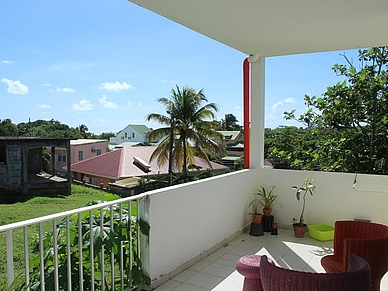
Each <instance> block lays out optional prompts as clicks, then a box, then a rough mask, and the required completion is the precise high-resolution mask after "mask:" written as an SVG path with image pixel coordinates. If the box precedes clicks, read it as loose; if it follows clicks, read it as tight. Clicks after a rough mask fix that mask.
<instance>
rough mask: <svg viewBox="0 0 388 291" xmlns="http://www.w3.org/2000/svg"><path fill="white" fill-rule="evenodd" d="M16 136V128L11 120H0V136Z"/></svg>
mask: <svg viewBox="0 0 388 291" xmlns="http://www.w3.org/2000/svg"><path fill="white" fill-rule="evenodd" d="M17 134H18V128H17V126H16V125H15V124H13V123H12V120H11V119H9V118H6V119H3V120H1V119H0V136H16V135H17Z"/></svg>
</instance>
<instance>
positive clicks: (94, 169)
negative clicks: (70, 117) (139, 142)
mask: <svg viewBox="0 0 388 291" xmlns="http://www.w3.org/2000/svg"><path fill="white" fill-rule="evenodd" d="M155 149H156V146H141V147H125V148H121V149H118V150H115V151H112V152H108V153H105V154H102V155H100V156H96V157H93V158H91V159H87V160H84V161H80V162H77V163H74V164H72V165H71V170H72V171H75V172H81V173H88V174H92V175H95V176H99V177H107V178H110V179H119V178H125V177H132V176H145V175H147V172H146V171H143V170H142V167H141V166H140V165H139V166H138V165H136V163H134V157H137V158H138V160H139V161H140V163H148V164H149V166H151V167H150V168H149V170H150V171H149V172H148V174H150V175H153V174H167V173H168V163H166V164H164V165H162V166H160V167H159V166H158V165H157V162H156V160H154V161H152V162H149V158H150V156H151V154H152V152H153V151H154V150H155ZM141 161H144V162H141ZM194 163H195V165H197V166H199V167H202V169H203V170H205V169H210V167H209V165H208V164H207V163H206V162H205V161H204V160H203V159H200V158H197V157H195V158H194ZM210 163H211V165H212V169H214V170H217V169H227V167H226V166H223V165H220V164H217V163H214V162H210ZM146 166H147V165H146ZM146 168H147V167H146Z"/></svg>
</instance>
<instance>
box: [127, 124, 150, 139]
mask: <svg viewBox="0 0 388 291" xmlns="http://www.w3.org/2000/svg"><path fill="white" fill-rule="evenodd" d="M130 126H132V128H133V129H135V130H137V131H138V132H140V133H141V134H142V135H144V136H146V134H147V133H148V132H150V131H151V129H149V128H148V127H147V126H145V125H137V124H130Z"/></svg>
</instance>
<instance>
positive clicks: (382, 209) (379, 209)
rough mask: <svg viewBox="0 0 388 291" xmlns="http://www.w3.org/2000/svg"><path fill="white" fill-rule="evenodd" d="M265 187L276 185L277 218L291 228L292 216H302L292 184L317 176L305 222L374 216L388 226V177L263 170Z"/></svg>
mask: <svg viewBox="0 0 388 291" xmlns="http://www.w3.org/2000/svg"><path fill="white" fill-rule="evenodd" d="M260 175H261V181H263V182H262V184H263V186H265V187H271V186H273V185H276V187H275V192H276V193H277V194H278V199H277V202H278V203H279V204H280V205H282V206H283V207H282V208H281V207H279V206H276V207H275V208H274V210H273V214H274V216H275V221H277V222H279V223H280V225H281V226H287V227H291V224H292V218H293V217H295V218H299V215H300V212H301V210H302V203H301V201H299V202H298V201H297V200H296V198H295V191H294V190H293V189H292V188H291V187H292V185H298V186H299V185H301V184H302V183H303V181H304V180H305V179H306V178H312V179H314V184H315V185H316V187H317V188H316V194H314V196H309V197H307V202H306V210H305V215H304V218H305V222H306V223H307V224H317V223H325V224H329V225H334V222H335V221H336V220H344V219H354V218H362V219H370V220H372V221H373V222H378V223H383V224H387V225H388V215H387V213H388V211H387V206H388V176H377V175H358V176H357V183H356V187H355V189H353V187H352V186H353V181H354V178H355V176H356V175H355V174H348V173H325V172H308V171H291V170H275V169H262V170H260Z"/></svg>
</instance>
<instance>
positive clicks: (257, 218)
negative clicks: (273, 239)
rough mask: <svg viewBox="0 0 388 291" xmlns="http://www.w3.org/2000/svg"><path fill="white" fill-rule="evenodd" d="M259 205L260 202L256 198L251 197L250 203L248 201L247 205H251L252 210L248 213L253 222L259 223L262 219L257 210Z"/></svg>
mask: <svg viewBox="0 0 388 291" xmlns="http://www.w3.org/2000/svg"><path fill="white" fill-rule="evenodd" d="M255 195H256V194H255ZM260 205H261V203H260V201H259V200H258V199H257V198H255V199H253V200H252V201H251V203H249V207H252V212H250V213H249V214H252V219H253V223H255V224H260V223H261V220H262V216H263V215H262V214H261V213H260V210H259V209H260Z"/></svg>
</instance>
